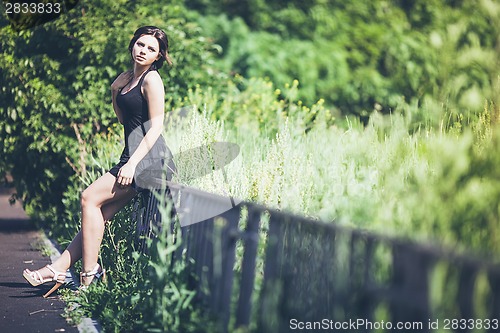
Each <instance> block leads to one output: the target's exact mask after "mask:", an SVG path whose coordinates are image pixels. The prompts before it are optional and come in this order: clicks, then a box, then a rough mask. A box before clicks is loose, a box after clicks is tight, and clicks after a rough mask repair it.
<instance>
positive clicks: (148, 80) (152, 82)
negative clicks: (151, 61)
mask: <svg viewBox="0 0 500 333" xmlns="http://www.w3.org/2000/svg"><path fill="white" fill-rule="evenodd" d="M156 85H159V86H163V81H162V80H161V76H160V74H159V73H158V72H157V71H150V72H148V73H146V76H145V77H144V86H145V87H147V86H156Z"/></svg>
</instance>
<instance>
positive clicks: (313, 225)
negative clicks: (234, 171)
mask: <svg viewBox="0 0 500 333" xmlns="http://www.w3.org/2000/svg"><path fill="white" fill-rule="evenodd" d="M161 195H165V196H167V197H168V198H169V200H171V201H172V202H174V203H175V205H174V206H175V213H176V214H177V219H178V220H180V221H181V226H182V239H183V241H182V244H181V246H182V251H183V253H184V254H185V260H188V262H189V263H190V266H189V268H190V271H191V273H192V275H193V277H194V280H193V282H194V283H193V289H194V290H196V293H197V295H198V300H199V301H200V303H201V304H204V305H205V306H206V307H207V308H208V309H209V310H210V312H211V313H212V314H214V315H215V316H216V317H217V318H218V320H219V323H220V325H221V331H225V332H227V331H234V330H235V329H236V328H238V327H245V328H247V329H249V330H250V331H254V332H296V331H297V330H300V329H303V330H306V331H308V332H320V331H325V330H326V331H339V332H376V331H378V332H381V331H387V332H388V331H395V332H442V331H449V332H499V331H500V267H499V265H497V264H494V263H490V262H488V261H486V260H481V259H478V258H475V257H472V256H467V255H458V254H455V253H453V252H450V251H445V250H443V249H440V248H437V247H433V246H428V245H423V244H417V243H415V242H412V241H409V240H405V239H398V238H390V237H385V236H381V235H376V234H373V233H370V232H366V231H362V230H357V229H350V228H346V227H342V226H338V225H336V224H333V223H324V222H321V221H316V220H312V219H307V218H304V217H299V216H295V215H291V214H286V213H283V212H280V211H276V210H273V209H268V208H266V207H263V206H259V205H257V204H253V203H248V202H239V203H238V204H235V203H234V200H232V199H231V200H229V199H228V198H225V197H222V196H218V195H214V194H208V193H206V192H202V191H199V190H196V189H192V188H188V187H185V186H181V185H178V184H173V183H169V189H168V190H167V191H166V192H163V193H161ZM228 203H230V204H228ZM133 211H134V214H135V215H134V216H133V218H134V219H135V220H136V221H137V230H138V235H142V236H147V237H151V236H152V231H151V230H152V226H154V225H157V226H159V225H161V224H162V223H161V218H160V214H159V213H158V202H157V197H156V196H155V195H154V194H153V193H151V192H145V193H144V194H143V197H142V200H140V201H137V203H136V206H135V208H134V210H133ZM172 217H173V215H172ZM183 221H184V224H183ZM143 238H144V237H142V238H138V241H139V244H140V239H143ZM237 254H238V255H237ZM178 259H179V260H181V257H180V256H179V257H178Z"/></svg>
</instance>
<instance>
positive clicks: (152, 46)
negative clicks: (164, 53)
mask: <svg viewBox="0 0 500 333" xmlns="http://www.w3.org/2000/svg"><path fill="white" fill-rule="evenodd" d="M159 58H160V45H159V44H158V40H157V39H156V38H155V37H153V36H151V35H143V36H141V37H139V39H138V40H137V41H136V42H135V44H134V47H133V48H132V59H133V60H134V62H136V63H137V64H139V65H142V66H149V65H151V64H152V63H153V62H155V61H156V60H158V59H159Z"/></svg>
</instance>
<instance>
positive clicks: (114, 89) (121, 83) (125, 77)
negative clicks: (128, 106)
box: [111, 71, 132, 124]
mask: <svg viewBox="0 0 500 333" xmlns="http://www.w3.org/2000/svg"><path fill="white" fill-rule="evenodd" d="M131 79H132V71H127V72H123V73H121V74H120V75H118V77H117V78H116V79H115V81H113V83H111V101H112V103H113V110H115V114H116V117H117V118H118V121H119V122H120V124H123V113H122V110H120V108H119V107H118V104H116V96H118V94H119V93H120V90H121V89H122V88H123V87H125V86H126V85H127V83H128V82H130V80H131Z"/></svg>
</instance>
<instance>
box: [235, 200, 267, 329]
mask: <svg viewBox="0 0 500 333" xmlns="http://www.w3.org/2000/svg"><path fill="white" fill-rule="evenodd" d="M247 207H248V210H249V211H248V220H247V225H246V229H245V233H244V234H243V239H244V249H245V250H244V251H245V252H244V254H243V260H242V264H241V282H240V295H239V298H238V308H237V311H236V328H238V327H240V326H248V325H249V324H250V316H251V312H252V304H251V302H252V292H253V289H254V280H255V261H256V259H257V248H258V245H259V222H260V214H261V213H262V212H259V211H257V210H256V209H255V207H253V206H250V205H248V206H247Z"/></svg>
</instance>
